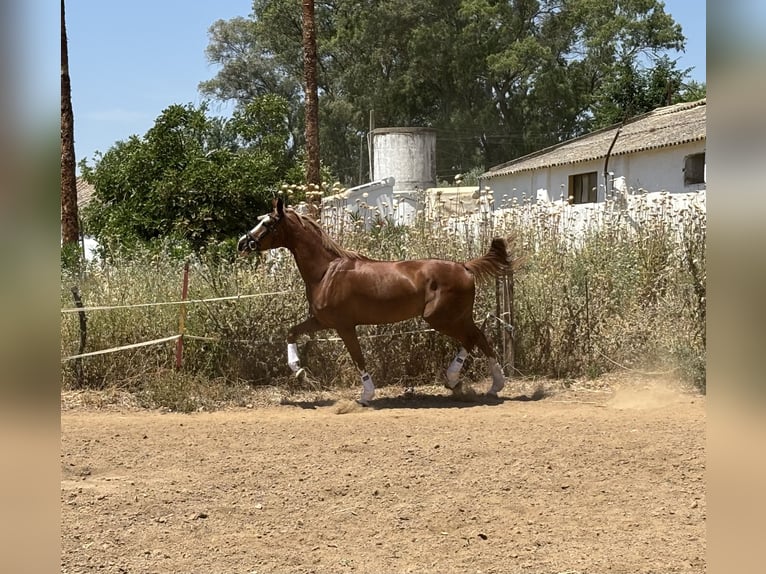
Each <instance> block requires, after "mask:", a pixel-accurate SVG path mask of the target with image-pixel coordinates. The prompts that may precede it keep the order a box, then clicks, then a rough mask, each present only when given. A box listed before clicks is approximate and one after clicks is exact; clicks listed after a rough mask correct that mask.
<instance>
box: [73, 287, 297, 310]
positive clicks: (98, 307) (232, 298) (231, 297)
mask: <svg viewBox="0 0 766 574" xmlns="http://www.w3.org/2000/svg"><path fill="white" fill-rule="evenodd" d="M297 293H298V292H297V291H273V292H271V293H250V294H246V295H228V296H226V297H211V298H209V299H187V300H183V299H180V300H178V301H158V302H156V303H134V304H131V305H93V306H91V307H66V308H64V309H61V312H62V313H81V312H84V311H112V310H115V309H138V308H140V307H161V306H164V305H192V304H198V303H211V302H214V301H238V300H240V299H251V298H253V297H270V296H275V295H295V294H297Z"/></svg>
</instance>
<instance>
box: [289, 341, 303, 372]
mask: <svg viewBox="0 0 766 574" xmlns="http://www.w3.org/2000/svg"><path fill="white" fill-rule="evenodd" d="M287 365H288V366H289V367H290V370H291V371H292V372H293V373H297V372H298V370H299V369H300V368H301V365H300V360H299V359H298V346H297V345H296V344H295V343H288V344H287Z"/></svg>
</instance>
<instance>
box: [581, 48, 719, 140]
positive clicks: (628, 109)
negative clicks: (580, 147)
mask: <svg viewBox="0 0 766 574" xmlns="http://www.w3.org/2000/svg"><path fill="white" fill-rule="evenodd" d="M687 74H688V70H686V71H684V70H678V69H676V67H675V62H673V61H672V60H671V59H670V58H668V57H667V56H663V57H660V58H659V59H658V60H657V62H655V64H654V66H653V67H651V68H642V67H641V66H639V65H638V64H637V63H636V62H635V61H634V60H633V59H627V60H625V61H623V62H620V64H619V66H618V67H616V68H615V70H614V73H613V74H612V75H611V76H610V77H608V78H606V79H605V80H604V82H603V83H602V84H601V86H600V88H599V90H597V92H596V93H595V95H594V98H595V101H594V103H593V105H592V106H591V110H592V112H593V121H592V125H593V127H594V128H602V127H606V126H610V125H613V124H617V123H620V122H621V121H623V120H625V119H627V118H631V117H633V116H637V115H640V114H643V113H646V112H650V111H652V110H653V109H655V108H658V107H662V106H669V105H672V104H677V103H680V102H689V101H695V100H698V99H700V98H703V97H705V88H704V86H702V85H700V84H697V83H696V82H691V83H689V84H685V83H684V81H683V79H684V77H685V76H686V75H687Z"/></svg>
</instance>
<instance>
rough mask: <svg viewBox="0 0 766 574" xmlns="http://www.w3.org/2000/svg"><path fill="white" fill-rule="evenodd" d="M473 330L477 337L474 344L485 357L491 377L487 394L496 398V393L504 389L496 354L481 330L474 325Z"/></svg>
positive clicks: (503, 379) (503, 378) (502, 376)
mask: <svg viewBox="0 0 766 574" xmlns="http://www.w3.org/2000/svg"><path fill="white" fill-rule="evenodd" d="M474 328H475V329H476V333H477V335H476V336H477V337H478V339H477V341H476V344H477V345H478V347H479V349H481V351H482V353H484V354H485V355H486V357H487V360H488V362H489V373H490V375H492V386H490V388H489V390H488V391H487V394H488V395H493V396H497V393H499V392H500V391H502V390H503V387H505V376H504V375H503V369H502V367H501V366H500V363H498V361H497V354H496V353H495V351H494V349H493V348H492V346H491V345H490V344H489V341H487V336H486V335H485V334H484V332H483V331H482V330H481V329H479V328H478V327H476V325H474Z"/></svg>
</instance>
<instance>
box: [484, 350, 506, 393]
mask: <svg viewBox="0 0 766 574" xmlns="http://www.w3.org/2000/svg"><path fill="white" fill-rule="evenodd" d="M489 372H490V373H491V374H492V386H491V387H490V388H489V390H488V391H487V394H488V395H493V396H497V393H499V392H500V391H502V390H503V387H505V377H504V376H503V369H502V368H501V367H500V364H499V363H498V362H497V360H496V359H490V360H489Z"/></svg>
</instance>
